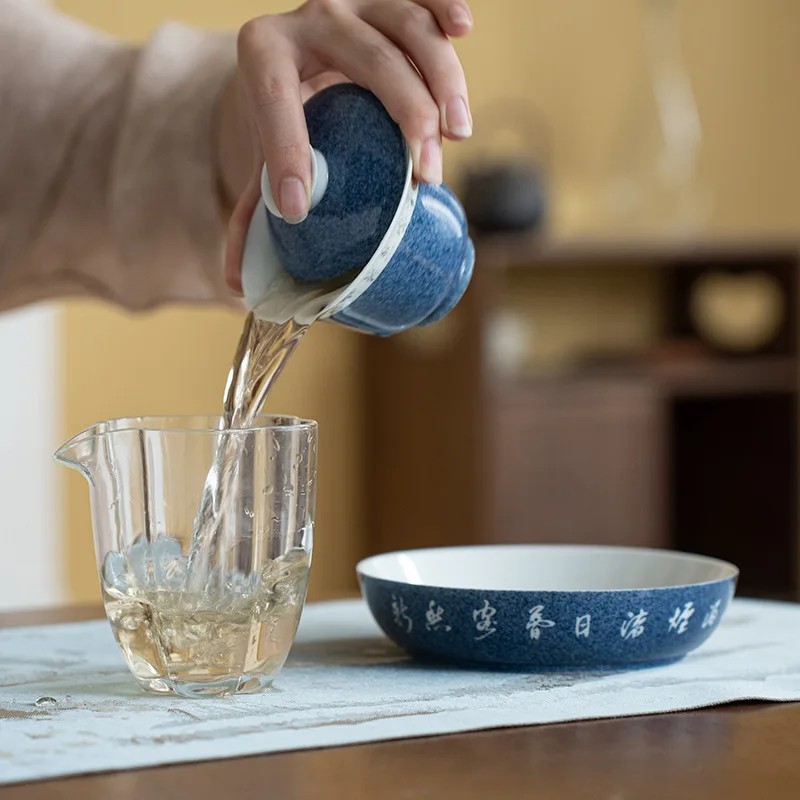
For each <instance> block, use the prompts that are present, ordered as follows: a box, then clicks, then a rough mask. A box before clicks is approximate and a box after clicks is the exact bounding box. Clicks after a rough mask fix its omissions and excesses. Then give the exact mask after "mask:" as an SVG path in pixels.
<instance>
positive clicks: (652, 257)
mask: <svg viewBox="0 0 800 800" xmlns="http://www.w3.org/2000/svg"><path fill="white" fill-rule="evenodd" d="M476 249H477V252H478V258H479V259H480V260H481V262H482V263H483V264H484V265H485V266H486V267H487V268H492V269H497V270H505V269H516V268H524V267H542V266H547V267H559V268H564V267H569V266H581V267H586V266H605V265H608V264H609V263H614V264H617V265H620V264H656V265H659V264H660V265H663V264H669V263H673V262H676V261H684V262H686V261H753V260H773V259H783V258H788V259H795V258H797V256H798V252H800V242H798V240H797V239H791V238H779V237H771V238H767V239H755V238H741V239H735V238H717V239H715V238H707V239H664V240H657V239H648V240H636V239H629V240H614V239H551V238H545V237H542V236H538V235H534V236H493V237H488V238H483V239H480V240H479V241H478V243H477V245H476Z"/></svg>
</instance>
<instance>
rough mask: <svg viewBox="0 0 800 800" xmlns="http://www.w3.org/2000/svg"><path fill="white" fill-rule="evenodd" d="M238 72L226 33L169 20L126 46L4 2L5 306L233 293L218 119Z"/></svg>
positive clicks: (0, 216) (141, 301)
mask: <svg viewBox="0 0 800 800" xmlns="http://www.w3.org/2000/svg"><path fill="white" fill-rule="evenodd" d="M234 65H235V43H234V41H233V38H232V37H228V36H222V35H214V34H206V33H199V32H195V31H191V30H189V29H186V28H183V27H179V26H167V27H165V28H162V29H160V30H159V31H157V32H156V34H155V35H154V36H153V37H152V38H151V39H150V40H149V41H148V42H147V43H146V44H145V46H144V47H142V48H133V47H129V46H126V45H124V44H122V43H120V42H117V41H115V40H112V39H110V38H108V37H104V36H102V35H101V34H98V33H97V32H95V31H92V30H89V29H87V28H86V27H84V26H82V25H80V24H78V23H76V22H75V21H73V20H70V19H68V18H66V17H62V16H60V15H57V14H54V13H53V12H51V11H50V10H48V9H46V8H42V7H41V6H38V5H36V4H35V3H32V2H31V0H0V98H2V102H0V113H1V114H2V125H0V307H3V308H8V307H11V306H15V305H20V304H22V303H26V302H31V301H33V300H38V299H43V298H52V297H57V296H63V295H89V296H96V297H101V298H103V299H107V300H110V301H112V302H115V303H118V304H120V305H123V306H126V307H128V308H133V309H139V308H149V307H152V306H155V305H159V304H161V303H165V302H220V301H224V300H225V299H227V296H228V293H227V290H226V288H225V285H224V281H223V276H222V268H221V264H222V249H223V239H224V229H225V213H226V211H225V208H224V205H225V204H224V203H221V202H220V192H219V188H220V185H221V181H220V175H219V174H218V165H219V164H220V159H219V157H218V149H219V148H220V147H222V146H223V145H222V143H221V142H220V141H219V137H220V136H222V135H223V130H222V129H221V128H220V127H219V126H218V125H217V119H216V115H217V111H218V108H219V104H220V99H221V97H222V96H223V89H224V87H225V86H226V84H227V83H228V82H229V80H230V78H231V75H232V74H233V70H234ZM225 135H228V134H225ZM223 178H224V176H223ZM222 183H223V184H224V183H225V180H224V179H223V181H222Z"/></svg>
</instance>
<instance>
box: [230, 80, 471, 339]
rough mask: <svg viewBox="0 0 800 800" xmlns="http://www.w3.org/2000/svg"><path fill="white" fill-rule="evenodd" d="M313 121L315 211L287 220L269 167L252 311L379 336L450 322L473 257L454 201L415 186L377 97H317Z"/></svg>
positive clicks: (254, 229)
mask: <svg viewBox="0 0 800 800" xmlns="http://www.w3.org/2000/svg"><path fill="white" fill-rule="evenodd" d="M305 116H306V123H307V126H308V132H309V138H310V141H311V147H312V150H311V153H310V158H311V164H312V193H311V210H310V212H309V214H308V216H307V217H306V219H305V220H303V221H302V222H300V223H298V224H289V223H287V222H286V221H284V220H283V219H282V218H281V216H280V213H279V211H278V208H277V206H276V204H275V201H274V199H273V197H272V193H271V191H270V187H269V180H268V176H267V173H266V169H264V171H263V172H262V181H261V190H262V200H263V202H262V203H259V204H258V205H257V207H256V209H255V211H254V214H253V217H252V220H251V223H250V228H249V231H248V235H247V240H246V246H245V250H244V257H243V261H242V284H243V289H244V296H245V302H246V303H247V305H248V307H249V308H250V310H252V311H253V312H254V314H255V316H256V317H259V318H261V319H265V320H269V321H273V322H278V323H281V322H285V321H287V320H289V319H292V318H293V319H295V320H296V321H297V322H299V323H301V324H310V323H312V322H314V321H316V320H318V319H327V320H330V321H332V322H336V323H339V324H341V325H346V326H348V327H350V328H355V329H357V330H360V331H365V332H368V333H373V334H378V335H381V336H389V335H392V334H394V333H398V332H400V331H403V330H406V329H408V328H411V327H414V326H417V325H429V324H431V323H433V322H436V321H437V320H439V319H441V318H442V317H443V316H445V314H447V313H448V312H449V311H451V310H452V309H453V308H454V306H455V305H456V304H457V303H458V301H459V300H460V299H461V297H462V296H463V294H464V292H465V291H466V289H467V286H468V285H469V282H470V279H471V277H472V270H473V266H474V261H475V251H474V248H473V244H472V241H471V240H470V238H469V235H468V232H467V222H466V218H465V215H464V210H463V208H462V207H461V204H460V203H459V201H458V199H457V198H456V196H455V195H454V194H453V193H452V192H451V191H450V189H448V188H447V186H445V185H440V186H430V185H427V184H419V183H417V182H416V181H415V180H414V179H413V177H412V163H411V155H410V150H409V147H408V145H407V143H406V141H405V140H404V138H403V135H402V133H401V131H400V128H399V127H398V125H397V124H396V123H395V122H394V120H392V118H391V117H390V116H389V114H388V112H387V111H386V109H385V108H384V107H383V105H382V104H381V103H380V101H379V100H378V99H377V97H375V95H373V94H372V93H371V92H368V91H367V90H365V89H362V88H360V87H358V86H355V85H353V84H340V85H336V86H332V87H329V88H328V89H325V90H324V91H322V92H320V93H319V94H317V95H315V96H314V97H312V98H311V99H310V100H308V102H307V103H306V104H305Z"/></svg>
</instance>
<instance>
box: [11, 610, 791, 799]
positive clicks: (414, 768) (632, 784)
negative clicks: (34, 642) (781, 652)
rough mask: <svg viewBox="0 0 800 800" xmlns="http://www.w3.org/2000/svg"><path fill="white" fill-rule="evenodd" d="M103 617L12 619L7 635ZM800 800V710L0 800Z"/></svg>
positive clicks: (611, 723) (176, 776) (515, 734)
mask: <svg viewBox="0 0 800 800" xmlns="http://www.w3.org/2000/svg"><path fill="white" fill-rule="evenodd" d="M99 613H100V612H99V611H98V609H77V610H67V611H57V612H42V613H36V614H19V615H14V616H0V627H2V626H8V625H20V624H36V623H45V622H64V621H74V620H79V619H91V618H94V617H97V616H98V614H99ZM759 793H761V794H763V795H764V796H765V797H766V798H768V800H782V799H783V798H787V800H788V799H789V798H791V799H792V800H797V799H798V798H800V703H797V704H791V705H790V704H784V705H761V704H752V705H746V704H745V705H740V706H727V707H724V708H720V709H713V710H707V711H699V712H691V713H681V714H665V715H660V716H655V717H634V718H629V719H621V720H608V721H601V722H571V723H565V724H562V725H547V726H539V727H531V728H513V729H508V730H498V731H487V732H481V733H470V734H462V735H454V736H439V737H435V738H428V739H411V740H404V741H398V742H387V743H383V744H371V745H358V746H353V747H342V748H331V749H327V750H317V751H306V752H298V753H289V754H284V755H267V756H251V757H248V758H239V759H232V760H226V761H213V762H204V763H200V764H188V765H183V766H180V765H179V766H173V767H158V768H154V769H140V770H132V771H126V772H116V773H109V774H103V775H91V776H88V777H77V778H65V779H61V780H53V781H45V782H40V783H33V784H26V785H18V786H9V787H6V788H0V800H40V798H41V800H44V799H45V798H46V799H47V800H59V799H60V798H69V799H70V800H71V799H72V798H75V800H78V799H79V798H80V800H95V798H97V800H101V799H102V800H109V799H110V798H113V800H140V799H141V798H158V797H165V798H170V800H172V799H173V798H178V797H188V798H192V800H211V798H213V800H222V799H223V798H232V797H233V798H240V800H250V798H253V799H254V800H255V798H269V800H338V799H339V798H343V799H344V798H347V800H377V799H378V798H380V800H395V799H396V800H400V799H401V798H402V799H403V800H411V799H412V798H413V800H417V799H419V800H427V798H436V799H437V800H439V799H440V798H441V799H442V800H446V799H448V798H458V799H459V800H472V798H480V800H486V799H487V798H488V800H513V798H525V799H526V800H551V799H552V800H583V798H592V800H595V798H603V800H638V798H642V800H660V798H665V800H677V799H678V798H680V800H694V798H697V800H701V799H702V800H714V799H715V798H724V799H725V800H739V798H741V799H742V800H745V798H746V799H747V800H751V798H755V797H756V796H757V795H758V794H759Z"/></svg>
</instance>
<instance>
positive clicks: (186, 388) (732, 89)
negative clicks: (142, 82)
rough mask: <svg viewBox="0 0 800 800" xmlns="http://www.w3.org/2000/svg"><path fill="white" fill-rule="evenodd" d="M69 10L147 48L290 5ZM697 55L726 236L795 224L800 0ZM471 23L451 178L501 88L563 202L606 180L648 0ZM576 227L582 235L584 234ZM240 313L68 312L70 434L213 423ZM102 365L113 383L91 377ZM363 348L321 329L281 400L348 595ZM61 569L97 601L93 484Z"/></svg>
mask: <svg viewBox="0 0 800 800" xmlns="http://www.w3.org/2000/svg"><path fill="white" fill-rule="evenodd" d="M60 5H61V7H63V8H64V9H66V10H68V11H70V12H73V13H75V14H76V15H78V16H80V17H82V18H84V19H87V20H89V21H90V22H92V23H93V24H96V25H98V26H101V27H103V28H105V29H106V30H109V31H112V32H114V33H117V34H119V35H122V36H126V37H130V38H140V37H142V36H144V35H146V34H147V32H148V31H150V30H152V28H153V27H154V26H155V25H157V24H158V23H159V22H160V21H161V20H162V19H165V18H180V19H183V20H186V21H188V22H192V23H196V24H199V25H204V26H214V27H233V26H235V25H236V24H237V23H240V22H241V21H243V20H244V19H246V18H247V17H248V16H252V15H255V14H258V13H265V12H268V11H275V10H280V9H285V8H289V7H291V6H293V5H294V3H292V2H276V0H268V1H267V2H264V0H258V1H257V0H227V2H225V3H219V2H215V1H214V0H114V2H108V0H61V3H60ZM684 6H686V14H685V19H684V21H685V30H686V51H687V59H688V62H689V66H690V68H691V69H692V77H693V80H694V83H695V87H696V90H697V97H698V102H699V105H700V111H701V116H702V122H703V125H704V130H705V134H706V149H705V154H706V158H707V166H708V170H709V175H710V177H711V179H712V181H713V184H714V188H715V193H716V196H717V209H716V215H715V220H714V224H715V226H716V227H717V228H719V229H720V230H723V231H729V232H733V231H736V232H740V231H743V230H745V229H750V230H755V231H768V230H773V231H786V230H796V229H797V227H798V220H800V200H799V199H798V190H797V187H798V186H799V185H800V156H798V155H797V143H798V142H800V98H798V96H797V90H796V81H797V77H798V75H800V71H798V66H799V64H798V55H797V47H796V42H797V41H798V35H800V3H797V2H796V0H693V2H691V3H684ZM472 7H473V11H474V14H475V18H476V27H475V31H474V33H473V35H472V36H471V37H470V38H469V39H468V40H467V41H465V42H464V43H462V44H461V45H459V50H460V53H461V55H462V57H463V60H464V64H465V67H466V70H467V74H468V79H469V82H470V86H471V95H472V103H473V110H474V114H475V119H476V124H477V126H478V132H477V135H476V139H475V140H474V141H473V143H471V144H469V145H466V146H460V147H452V146H449V145H448V147H447V154H448V155H447V158H448V166H449V167H450V171H451V174H452V171H453V170H454V169H455V168H457V167H458V165H459V163H463V162H464V161H465V160H469V159H471V158H473V157H474V156H475V154H476V153H477V152H478V150H479V147H480V138H479V134H480V123H481V121H482V113H481V112H482V109H483V108H484V106H485V104H486V103H487V101H489V100H490V99H491V98H494V97H497V96H498V95H506V96H510V97H528V98H530V99H531V100H533V101H534V102H535V103H536V104H537V106H538V108H539V109H540V110H541V111H542V112H543V113H544V114H545V116H546V118H547V120H548V123H549V125H550V127H551V128H552V134H553V139H554V150H555V160H554V166H555V178H556V189H557V191H556V195H558V193H559V190H560V191H561V195H562V196H563V197H568V196H570V193H574V192H576V191H578V190H583V188H585V187H586V186H588V185H591V184H592V183H593V182H596V181H598V180H600V179H601V178H602V177H603V176H604V174H606V172H607V169H606V165H607V162H608V157H609V152H610V150H611V148H612V146H613V142H614V135H615V131H616V129H617V124H618V121H619V120H620V118H621V116H622V113H623V111H624V110H625V108H626V106H627V105H629V103H630V97H631V92H632V91H633V87H634V85H635V79H636V76H637V75H639V74H640V73H641V70H642V66H643V61H642V51H641V44H640V41H639V35H640V29H639V21H640V20H639V18H638V16H637V10H638V8H639V3H638V2H637V0H604V1H603V2H585V1H581V2H564V0H474V2H473V4H472ZM573 232H579V231H573ZM240 323H241V320H240V318H239V317H238V316H237V315H235V314H231V313H224V312H210V311H188V310H171V311H164V312H160V313H158V314H154V315H150V316H143V317H141V318H138V319H132V318H130V317H128V316H126V315H123V314H121V313H119V312H117V311H115V310H113V309H109V308H105V307H99V306H97V305H96V304H92V303H83V302H81V303H74V304H69V305H68V306H67V309H66V313H65V315H64V331H63V350H64V359H65V375H66V388H65V410H64V432H65V434H67V433H71V432H75V431H76V430H78V429H80V428H82V427H83V426H85V425H87V424H90V423H92V422H94V421H97V420H100V419H105V418H109V417H114V416H119V415H123V414H144V413H159V412H161V413H191V412H196V413H209V412H214V411H215V410H216V409H217V408H218V407H219V403H220V396H221V392H222V386H223V382H224V379H225V376H226V372H227V368H228V365H229V361H230V357H231V353H232V351H233V347H234V345H235V343H236V338H237V335H238V330H239V327H240ZM97 365H102V366H103V378H102V379H101V378H99V377H94V376H95V375H96V374H99V372H96V367H97ZM359 377H360V376H359V362H358V339H357V337H354V336H353V335H351V334H348V333H345V332H342V331H339V330H336V329H334V328H332V327H327V326H320V327H319V329H318V330H314V331H312V333H311V334H310V335H309V336H308V337H307V340H306V341H305V342H304V344H303V345H302V347H301V349H300V350H299V352H298V354H297V356H296V357H295V358H294V359H293V362H292V363H291V364H290V366H289V367H288V369H287V371H286V373H285V376H284V377H283V379H282V380H281V382H280V384H279V386H278V388H277V390H276V392H275V395H274V397H273V399H272V400H271V403H270V407H271V409H272V410H281V411H285V412H287V413H297V414H303V415H309V416H312V417H315V418H316V419H318V420H319V422H320V425H321V451H320V459H321V461H320V484H319V487H320V495H319V517H318V538H317V551H316V554H315V569H314V581H313V591H314V594H316V595H319V594H323V593H330V592H338V591H342V590H346V589H350V588H353V587H354V583H353V573H352V564H353V562H354V561H355V559H356V557H357V556H358V554H359V553H360V551H361V549H362V546H363V537H364V533H365V532H364V530H363V523H362V516H361V511H362V509H361V505H360V503H359V499H360V491H361V490H360V475H361V470H362V467H363V465H362V463H361V460H360V442H361V438H362V437H363V435H364V431H363V429H362V427H361V426H360V424H359V416H358V415H359V413H360V410H359V392H358V387H359ZM64 480H67V481H68V490H67V494H66V498H67V500H66V502H67V505H68V509H67V512H68V515H69V542H70V547H69V556H68V560H67V565H66V566H67V569H68V572H69V581H70V589H71V596H72V599H73V600H87V599H94V598H95V597H96V596H97V582H96V578H95V575H94V558H93V555H92V545H91V539H90V532H89V531H90V521H89V511H88V502H87V496H86V490H85V487H84V485H83V484H82V482H81V479H80V478H79V477H78V476H77V475H73V474H69V476H68V477H67V475H66V474H65V477H64Z"/></svg>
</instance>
